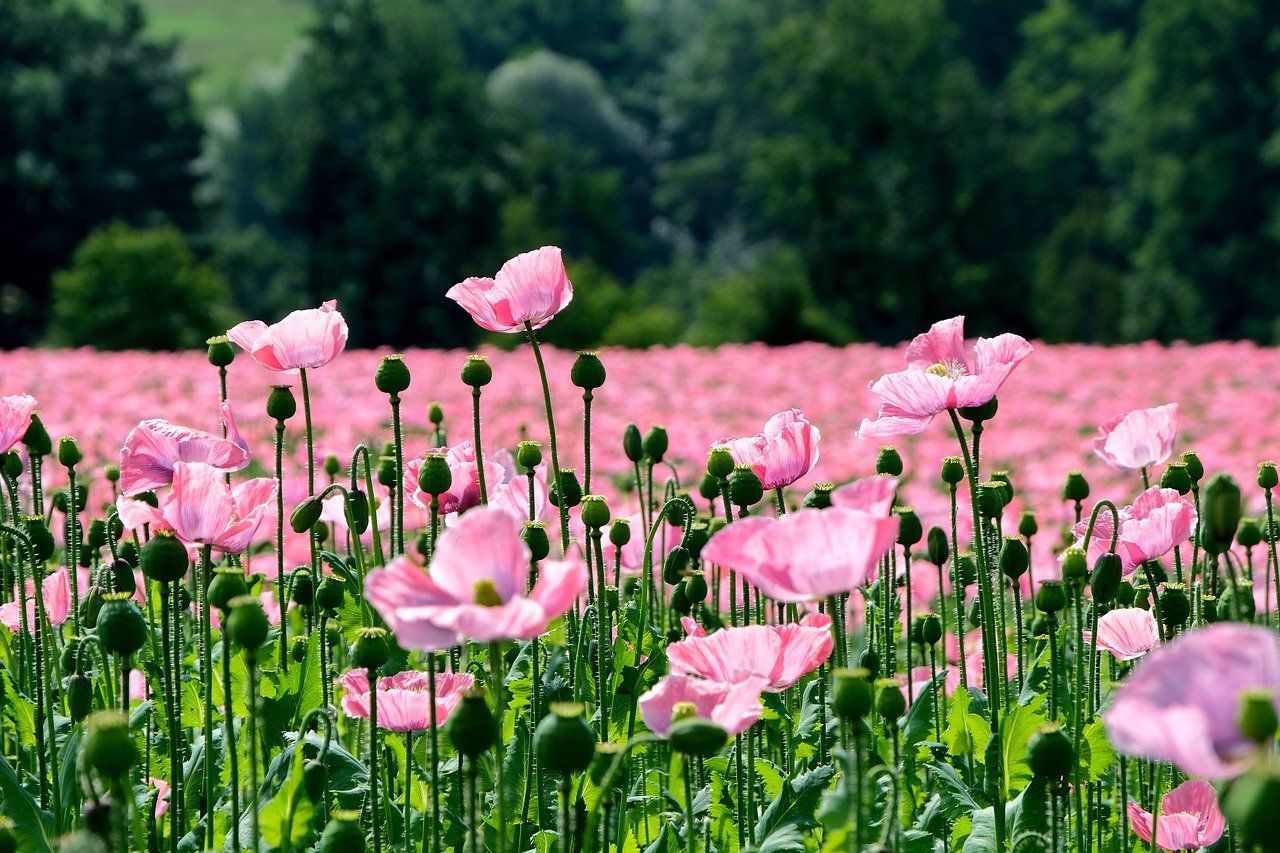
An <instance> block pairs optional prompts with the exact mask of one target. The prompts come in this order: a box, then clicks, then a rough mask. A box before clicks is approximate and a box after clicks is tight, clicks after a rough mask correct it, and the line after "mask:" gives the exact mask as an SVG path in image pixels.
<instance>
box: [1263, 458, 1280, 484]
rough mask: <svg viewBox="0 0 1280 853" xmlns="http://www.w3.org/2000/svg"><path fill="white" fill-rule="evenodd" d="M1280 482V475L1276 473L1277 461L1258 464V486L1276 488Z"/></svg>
mask: <svg viewBox="0 0 1280 853" xmlns="http://www.w3.org/2000/svg"><path fill="white" fill-rule="evenodd" d="M1277 484H1280V476H1278V475H1277V474H1276V463H1274V462H1263V463H1262V464H1261V465H1259V466H1258V488H1260V489H1274V488H1275V487H1276V485H1277Z"/></svg>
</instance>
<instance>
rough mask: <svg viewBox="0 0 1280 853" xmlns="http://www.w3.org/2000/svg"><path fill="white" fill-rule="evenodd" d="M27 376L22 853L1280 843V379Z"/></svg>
mask: <svg viewBox="0 0 1280 853" xmlns="http://www.w3.org/2000/svg"><path fill="white" fill-rule="evenodd" d="M449 297H450V298H451V299H453V300H454V301H455V302H457V303H458V306H459V308H458V319H459V322H475V323H476V324H478V325H479V326H480V327H482V328H484V329H486V330H488V331H490V332H494V333H497V334H510V335H512V336H515V338H516V339H517V340H519V345H518V346H516V347H515V348H514V349H512V350H510V351H501V350H497V349H484V350H482V354H467V353H463V352H444V351H432V350H426V349H424V350H411V351H408V352H405V353H398V354H385V353H377V352H368V351H347V350H346V342H347V326H346V322H345V320H344V319H343V317H342V314H341V311H340V306H339V305H338V304H337V303H336V302H327V303H324V304H323V305H321V306H320V307H318V308H311V309H306V310H300V311H295V312H293V313H292V314H290V315H288V316H287V317H284V318H282V319H279V320H278V321H277V322H273V323H268V322H266V321H256V320H255V321H249V322H246V323H241V324H239V325H237V326H235V327H233V328H231V329H229V330H228V331H227V334H226V335H225V336H219V337H217V338H213V339H211V340H210V342H209V347H208V350H207V352H198V353H197V352H191V353H174V354H154V355H152V354H142V353H121V354H118V355H110V356H107V355H100V354H97V353H92V352H89V351H35V350H20V351H15V352H11V353H6V354H5V355H4V357H3V358H0V389H2V390H3V392H4V393H5V394H7V395H8V396H4V397H2V398H0V452H2V454H0V478H2V479H3V483H4V488H3V490H2V492H0V498H2V499H0V572H2V574H3V576H2V577H0V624H2V625H3V627H2V628H0V697H3V701H2V703H0V853H3V851H10V850H13V851H33V852H34V853H46V851H54V850H63V851H91V850H92V851H131V850H145V851H157V853H159V851H203V850H220V851H221V850H232V851H267V850H283V851H305V850H324V851H333V850H342V851H344V853H354V851H360V850H372V851H378V852H379V853H382V851H406V853H407V851H423V853H436V851H444V850H461V851H477V853H478V852H479V851H482V850H487V851H496V853H517V852H518V851H529V850H535V851H538V853H545V852H546V851H565V853H568V851H579V850H581V851H605V850H619V851H632V850H634V851H654V853H667V851H670V853H710V851H718V852H719V853H729V852H730V851H747V850H754V851H761V853H764V851H770V852H771V853H783V851H828V850H830V851H837V850H838V851H862V850H865V851H879V850H893V851H935V850H947V851H951V850H954V851H970V852H971V853H976V851H990V850H999V851H1003V850H1010V851H1054V853H1056V851H1104V850H1156V849H1162V850H1197V849H1202V848H1203V849H1213V850H1234V851H1249V850H1273V849H1280V826H1278V825H1277V815H1280V766H1278V765H1277V764H1276V759H1275V755H1274V752H1275V741H1276V732H1277V728H1278V726H1277V716H1278V713H1280V699H1278V697H1277V691H1280V640H1278V637H1277V630H1280V615H1278V612H1280V605H1278V604H1277V602H1278V601H1280V562H1278V561H1277V555H1276V550H1277V547H1276V538H1277V537H1276V536H1275V535H1274V531H1276V529H1277V527H1276V522H1275V518H1274V516H1275V507H1274V500H1273V498H1274V490H1275V489H1276V487H1277V486H1278V485H1280V482H1278V478H1277V471H1276V466H1275V464H1274V463H1272V462H1269V461H1268V459H1269V458H1271V456H1273V455H1274V453H1275V449H1276V448H1277V447H1280V420H1278V419H1277V418H1275V417H1274V413H1275V412H1277V411H1280V386H1277V383H1275V381H1274V379H1273V377H1275V376H1277V375H1280V353H1277V352H1275V351H1271V350H1264V349H1259V348H1256V347H1254V346H1251V345H1243V344H1225V343H1224V344H1214V345H1208V346H1200V347H1187V346H1174V347H1168V348H1166V347H1159V346H1156V345H1137V346H1129V347H1118V348H1109V349H1105V348H1097V347H1085V346H1044V345H1040V344H1036V343H1033V342H1029V341H1027V340H1025V339H1023V338H1022V337H1020V336H1018V335H1016V334H1012V333H1008V334H1003V335H999V336H997V337H995V338H990V339H986V338H980V339H978V340H977V341H966V339H965V337H964V325H963V318H959V317H957V318H951V319H941V320H939V321H938V322H937V323H935V324H934V325H933V326H932V327H931V328H930V329H928V330H922V331H921V334H919V335H918V336H917V337H916V338H915V339H914V340H912V341H911V342H909V343H908V344H905V345H903V346H900V347H895V348H881V347H873V346H853V347H848V348H843V349H836V348H831V347H825V346H818V345H800V346H795V347H787V348H776V349H771V348H769V347H765V346H758V345H745V346H736V347H723V348H720V349H718V350H714V351H699V350H694V349H686V348H676V349H654V350H648V351H642V352H640V351H622V350H618V351H613V350H610V351H605V352H602V353H578V354H574V353H567V352H560V351H555V350H552V349H550V348H546V347H544V346H542V345H541V344H540V343H539V339H538V330H539V329H541V328H542V327H543V326H545V325H546V324H547V323H554V322H555V317H556V315H557V314H558V313H560V312H561V311H565V310H569V311H571V310H573V309H572V297H573V288H572V285H571V283H570V282H569V280H568V277H567V276H566V274H565V270H564V265H563V263H562V261H561V257H560V252H559V250H558V249H555V248H552V247H544V248H542V249H539V250H537V251H535V252H529V253H527V254H525V255H520V256H518V257H516V258H513V259H512V260H511V261H509V262H508V263H507V264H506V265H505V266H504V267H503V268H502V270H500V271H499V272H498V273H497V274H496V275H495V276H494V277H493V278H491V279H490V278H469V279H466V280H465V281H463V282H462V283H460V284H458V285H456V286H455V287H454V288H453V289H452V290H450V292H449Z"/></svg>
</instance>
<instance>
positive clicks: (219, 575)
mask: <svg viewBox="0 0 1280 853" xmlns="http://www.w3.org/2000/svg"><path fill="white" fill-rule="evenodd" d="M248 594H249V586H248V584H246V583H245V582H244V572H243V571H241V570H240V569H237V568H232V567H223V568H219V569H215V570H214V572H213V580H211V581H210V582H209V591H208V593H207V597H208V599H209V603H210V604H212V605H213V606H214V607H216V608H218V610H220V611H221V612H222V613H223V614H225V613H226V612H227V611H228V610H230V609H231V601H232V600H233V599H236V598H239V597H240V596H242V595H248Z"/></svg>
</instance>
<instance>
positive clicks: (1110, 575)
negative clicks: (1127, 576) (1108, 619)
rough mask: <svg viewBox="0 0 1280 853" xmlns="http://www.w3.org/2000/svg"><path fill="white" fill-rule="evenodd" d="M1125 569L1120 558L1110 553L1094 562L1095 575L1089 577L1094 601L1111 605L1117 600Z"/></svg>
mask: <svg viewBox="0 0 1280 853" xmlns="http://www.w3.org/2000/svg"><path fill="white" fill-rule="evenodd" d="M1123 568H1124V566H1123V564H1122V561H1121V560H1120V557H1119V556H1118V555H1116V554H1114V553H1110V552H1108V553H1106V554H1103V555H1102V556H1100V557H1099V558H1098V559H1097V560H1096V561H1094V564H1093V574H1092V575H1091V576H1090V577H1089V590H1090V591H1091V592H1092V593H1093V600H1094V601H1096V602H1097V603H1098V604H1110V603H1111V602H1112V601H1113V600H1115V597H1116V594H1117V593H1118V592H1119V591H1120V581H1121V577H1122V575H1123Z"/></svg>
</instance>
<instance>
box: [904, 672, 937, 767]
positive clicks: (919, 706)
mask: <svg viewBox="0 0 1280 853" xmlns="http://www.w3.org/2000/svg"><path fill="white" fill-rule="evenodd" d="M945 678H946V673H942V672H940V673H938V674H937V675H936V676H934V677H933V678H931V679H929V681H928V682H927V683H926V684H925V686H924V687H923V688H922V689H921V690H920V692H919V693H917V694H916V701H915V702H913V703H912V704H911V709H910V710H909V711H907V719H906V722H905V723H904V724H903V726H902V743H903V747H904V748H906V749H910V748H912V747H914V746H915V745H916V744H918V743H920V742H921V741H923V740H932V739H933V735H934V729H933V709H934V705H935V704H936V702H937V696H938V687H939V685H940V684H941V683H942V681H943V680H944V679H945Z"/></svg>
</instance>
